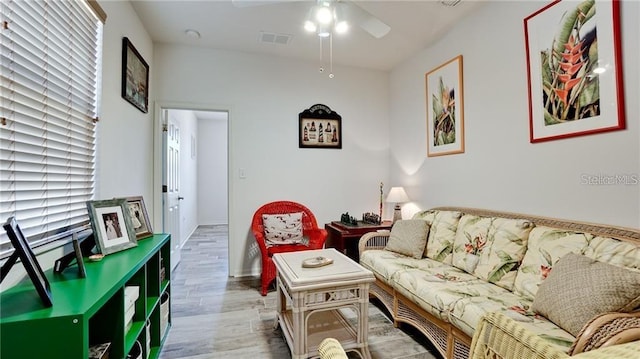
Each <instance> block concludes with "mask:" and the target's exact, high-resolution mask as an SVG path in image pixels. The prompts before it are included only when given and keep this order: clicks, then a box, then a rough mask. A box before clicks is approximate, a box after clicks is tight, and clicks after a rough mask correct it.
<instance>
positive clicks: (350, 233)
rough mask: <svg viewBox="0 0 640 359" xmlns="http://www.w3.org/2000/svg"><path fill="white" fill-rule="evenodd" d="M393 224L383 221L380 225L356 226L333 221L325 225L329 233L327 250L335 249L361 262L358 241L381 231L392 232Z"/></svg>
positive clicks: (358, 224) (362, 223) (364, 224)
mask: <svg viewBox="0 0 640 359" xmlns="http://www.w3.org/2000/svg"><path fill="white" fill-rule="evenodd" d="M392 225H393V223H392V222H391V221H383V222H381V223H380V224H369V223H364V222H357V224H356V225H350V224H345V223H342V222H338V221H333V222H331V223H327V224H325V225H324V228H325V229H326V230H327V232H328V234H329V235H328V236H327V241H326V242H325V244H326V248H335V249H337V250H338V251H339V252H341V253H344V254H346V255H347V256H348V257H349V258H351V259H353V260H354V261H356V262H358V261H359V259H360V258H359V257H360V256H359V254H358V241H359V240H360V237H362V235H363V234H365V233H369V232H375V231H380V230H391V226H392Z"/></svg>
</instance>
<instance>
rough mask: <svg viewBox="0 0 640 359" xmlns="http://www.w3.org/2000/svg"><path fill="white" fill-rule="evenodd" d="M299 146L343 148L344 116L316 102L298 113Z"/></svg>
mask: <svg viewBox="0 0 640 359" xmlns="http://www.w3.org/2000/svg"><path fill="white" fill-rule="evenodd" d="M298 147H299V148H335V149H341V148H342V117H341V116H340V115H338V114H337V113H336V112H335V111H332V110H331V109H330V108H329V107H328V106H325V105H322V104H316V105H313V106H311V107H310V108H308V109H306V110H304V111H302V112H301V113H299V114H298Z"/></svg>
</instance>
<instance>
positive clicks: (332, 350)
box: [318, 338, 348, 359]
mask: <svg viewBox="0 0 640 359" xmlns="http://www.w3.org/2000/svg"><path fill="white" fill-rule="evenodd" d="M318 355H320V359H348V357H347V354H346V353H345V352H344V349H342V345H340V342H339V341H337V340H336V339H333V338H326V339H324V340H323V341H322V342H320V345H318Z"/></svg>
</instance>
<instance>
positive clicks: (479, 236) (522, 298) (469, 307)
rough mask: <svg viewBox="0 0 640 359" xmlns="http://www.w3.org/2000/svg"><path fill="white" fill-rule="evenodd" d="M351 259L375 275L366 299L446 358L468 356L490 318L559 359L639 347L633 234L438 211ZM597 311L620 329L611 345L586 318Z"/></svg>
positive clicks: (638, 248) (638, 238)
mask: <svg viewBox="0 0 640 359" xmlns="http://www.w3.org/2000/svg"><path fill="white" fill-rule="evenodd" d="M399 224H400V226H399ZM359 251H360V263H361V264H362V265H363V266H364V267H366V268H368V269H370V270H371V271H372V272H373V273H374V274H375V276H376V282H375V283H374V284H373V285H372V286H371V290H370V293H371V295H372V296H374V297H376V298H377V299H379V300H380V301H381V303H382V304H383V305H384V306H385V307H386V309H387V310H388V311H389V313H390V314H391V316H392V317H393V320H394V323H395V324H396V325H397V324H398V323H407V324H410V325H412V326H414V327H416V328H417V329H418V330H420V331H421V332H422V333H423V334H424V335H425V336H426V337H427V338H428V339H429V340H430V341H431V342H432V343H433V344H434V346H435V347H436V348H437V349H438V351H439V352H440V353H441V354H442V355H443V356H444V357H445V358H455V359H461V358H468V357H469V355H470V346H471V342H472V339H471V338H472V337H473V336H474V333H475V332H476V330H477V329H478V325H479V323H481V319H482V318H483V317H484V316H485V315H487V314H488V313H493V312H496V313H500V314H502V315H503V316H506V317H507V318H510V319H511V320H513V321H515V322H517V323H518V325H519V326H521V327H522V328H524V330H526V331H527V332H528V333H530V335H531V336H534V337H538V338H540V339H541V340H542V341H543V342H544V343H547V344H548V345H549V346H550V347H553V348H554V349H555V351H556V352H558V353H563V355H564V356H569V355H576V354H578V353H580V352H582V351H587V350H593V349H597V348H598V347H599V346H605V345H611V344H620V343H624V342H628V341H636V340H640V328H639V327H640V325H638V323H639V321H640V311H638V309H639V308H640V230H638V229H631V228H620V227H613V226H608V225H599V224H591V223H582V222H574V221H566V220H559V219H553V218H546V217H538V216H530V215H523V214H516V213H506V212H497V211H489V210H482V209H471V208H458V207H440V208H434V209H431V210H428V211H424V212H420V213H417V214H416V215H415V216H414V217H413V219H412V220H408V221H402V222H398V223H396V225H394V227H393V229H392V231H391V233H388V232H386V233H385V232H374V233H368V234H365V235H364V236H362V238H361V239H360V242H359ZM552 269H553V270H552ZM554 270H555V271H554ZM585 284H588V285H585ZM605 312H613V314H608V315H609V316H614V318H615V322H616V323H617V326H618V327H619V328H618V329H617V331H616V332H615V333H607V334H606V335H607V336H609V337H611V336H612V335H613V336H615V338H613V339H611V340H609V341H606V340H605V341H603V340H602V336H603V333H604V331H603V330H600V331H598V330H599V328H601V327H602V323H599V322H598V320H593V319H594V318H595V317H598V316H600V315H601V314H603V313H605ZM628 312H631V314H628ZM620 323H623V324H622V325H620ZM620 332H624V333H626V334H624V333H622V334H621V333H620ZM517 339H518V338H517V337H516V338H515V340H516V341H517ZM605 342H606V343H605ZM603 343H605V344H603ZM635 348H637V347H635ZM638 354H639V355H638V357H640V353H638ZM544 357H545V356H544V355H543V356H539V358H544ZM552 357H560V356H549V358H552ZM474 358H480V357H474ZM487 358H509V356H506V357H501V356H499V355H495V356H487ZM513 358H515V357H513ZM518 358H519V357H518ZM536 358H538V357H536Z"/></svg>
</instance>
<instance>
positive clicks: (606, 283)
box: [531, 253, 640, 336]
mask: <svg viewBox="0 0 640 359" xmlns="http://www.w3.org/2000/svg"><path fill="white" fill-rule="evenodd" d="M639 306H640V272H634V271H631V270H628V269H625V268H622V267H617V266H614V265H611V264H607V263H603V262H598V261H595V260H593V259H590V258H587V257H585V256H582V255H579V254H575V253H569V254H567V255H565V256H563V257H562V258H560V259H559V260H558V262H557V263H556V264H555V265H554V266H553V269H552V270H551V272H550V273H549V275H548V276H547V278H546V279H545V280H543V281H542V283H541V284H540V287H539V288H538V292H537V293H536V296H535V298H534V300H533V305H532V307H531V308H532V310H533V311H535V312H538V313H540V314H542V315H543V316H545V317H546V318H548V319H549V320H551V321H552V322H554V323H555V324H556V325H557V326H559V327H561V328H562V329H564V330H566V331H567V332H569V333H571V334H572V335H573V336H577V335H578V333H579V332H580V330H581V329H582V327H583V326H584V325H585V324H586V323H587V322H589V321H590V320H591V319H592V318H593V317H595V316H597V315H600V314H602V313H605V312H630V311H632V310H634V309H635V308H638V307H639Z"/></svg>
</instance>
